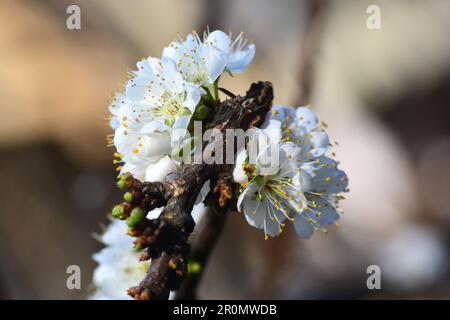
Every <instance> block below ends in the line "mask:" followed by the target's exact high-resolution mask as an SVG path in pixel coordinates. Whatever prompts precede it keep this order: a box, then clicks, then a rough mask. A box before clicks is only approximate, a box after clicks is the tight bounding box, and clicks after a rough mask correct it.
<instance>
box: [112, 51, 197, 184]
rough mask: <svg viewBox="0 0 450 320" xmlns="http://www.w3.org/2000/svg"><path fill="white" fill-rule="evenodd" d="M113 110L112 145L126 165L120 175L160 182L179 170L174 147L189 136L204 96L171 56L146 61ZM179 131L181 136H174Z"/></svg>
mask: <svg viewBox="0 0 450 320" xmlns="http://www.w3.org/2000/svg"><path fill="white" fill-rule="evenodd" d="M137 67H138V70H137V71H134V72H132V74H133V75H134V77H133V78H132V79H130V80H129V82H128V84H127V86H126V94H118V95H116V97H115V100H114V101H113V104H112V105H111V107H110V112H111V114H112V115H113V118H112V120H111V122H110V124H111V126H112V127H113V128H114V129H115V134H114V140H113V143H114V145H115V147H116V149H117V155H118V156H119V157H120V160H117V161H118V162H123V163H124V164H123V166H122V167H121V172H131V173H132V174H133V175H134V176H135V177H137V178H139V179H141V180H146V181H157V180H161V179H162V178H164V176H165V175H167V174H168V173H171V172H174V171H176V169H177V167H178V162H177V161H176V160H174V159H172V158H171V152H172V150H173V147H174V145H176V144H178V143H180V141H182V140H183V138H184V136H183V135H180V134H179V133H180V132H183V133H186V128H187V126H188V124H189V122H190V119H191V117H192V114H193V112H194V111H195V107H196V106H197V104H198V102H199V101H200V96H201V94H202V93H203V92H204V91H203V89H201V88H200V87H198V86H196V85H193V84H191V83H187V82H185V81H184V79H183V78H182V76H181V74H180V73H179V72H178V69H177V66H176V65H175V63H174V62H173V61H171V60H170V59H169V58H163V59H162V60H159V59H156V58H148V59H144V60H142V61H140V62H138V64H137ZM174 131H177V132H178V134H173V133H174Z"/></svg>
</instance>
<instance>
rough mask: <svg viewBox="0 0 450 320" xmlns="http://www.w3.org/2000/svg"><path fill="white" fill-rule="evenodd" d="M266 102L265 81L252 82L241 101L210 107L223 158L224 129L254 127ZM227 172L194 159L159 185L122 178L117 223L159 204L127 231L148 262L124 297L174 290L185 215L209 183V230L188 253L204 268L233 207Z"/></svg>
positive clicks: (185, 245)
mask: <svg viewBox="0 0 450 320" xmlns="http://www.w3.org/2000/svg"><path fill="white" fill-rule="evenodd" d="M272 100H273V91H272V85H271V83H269V82H258V83H254V84H252V85H251V87H250V89H249V90H248V91H247V93H246V95H245V96H244V97H241V96H237V97H235V98H232V99H229V100H226V101H224V102H222V103H221V104H219V105H218V106H216V108H215V110H214V118H213V120H212V122H211V128H214V129H217V130H218V131H220V133H221V134H222V137H223V141H224V143H223V148H224V149H223V150H224V153H223V154H224V155H225V146H226V144H227V143H234V142H228V141H226V135H225V130H226V129H238V128H240V129H244V130H246V129H248V128H250V127H252V126H258V125H260V124H261V123H262V122H263V121H264V118H265V115H266V113H267V112H268V111H269V110H270V107H271V105H272ZM215 143H217V139H214V136H212V137H211V139H209V141H207V142H205V143H204V145H203V150H205V153H208V151H209V150H211V151H213V150H214V148H213V147H214V144H215ZM197 160H198V159H197ZM194 163H201V164H194ZM231 169H232V167H231V166H230V165H225V164H205V163H204V161H195V159H194V162H193V164H187V165H184V167H183V169H182V171H181V172H180V173H178V174H173V175H170V176H168V177H166V179H165V181H164V182H154V183H152V182H150V183H149V182H146V183H142V182H140V181H138V180H136V179H134V178H133V177H131V176H128V177H127V178H126V181H127V184H126V188H127V189H128V192H130V193H131V194H132V195H133V200H132V201H131V203H124V204H123V206H124V208H125V209H124V214H123V216H122V217H121V218H122V219H126V218H128V217H129V216H130V214H131V215H132V210H133V209H135V208H136V207H138V208H141V209H142V210H143V211H144V212H148V211H149V210H151V209H153V208H156V207H160V206H165V207H164V210H163V212H162V213H161V215H160V217H159V218H158V219H153V220H150V219H144V220H143V221H141V222H139V223H137V224H136V225H134V226H133V227H132V228H131V229H130V234H131V235H132V236H135V237H136V238H137V239H136V241H135V245H136V247H137V248H138V249H142V250H143V253H142V255H141V259H142V260H146V259H150V258H151V259H152V263H151V266H150V268H149V270H148V272H147V275H146V276H145V278H144V279H143V280H142V282H141V283H140V284H139V285H138V286H136V287H133V288H130V289H129V291H128V293H129V295H131V296H132V297H134V298H135V299H142V300H147V299H167V298H168V297H169V292H170V291H171V290H176V289H178V288H179V287H180V284H181V282H182V281H183V279H184V278H185V277H186V274H187V261H188V256H189V252H190V243H189V241H188V237H189V235H190V234H191V232H192V231H193V229H194V226H195V223H194V220H193V219H192V217H191V211H192V208H193V206H194V204H195V200H196V199H197V196H198V194H199V192H200V189H201V188H202V186H203V185H204V183H205V182H206V181H208V180H210V181H211V192H210V194H209V196H208V199H207V201H208V204H209V205H210V206H212V207H214V208H215V209H214V210H215V213H210V216H209V217H208V218H207V219H208V221H209V223H208V224H209V225H210V226H213V227H214V228H212V229H211V228H210V230H208V231H207V233H206V234H203V235H202V236H201V237H200V238H198V239H197V240H198V241H200V242H202V243H203V242H205V246H203V247H202V246H200V245H199V246H198V247H197V249H196V250H195V251H194V252H193V255H192V256H193V258H195V260H197V261H199V262H200V263H202V264H204V262H205V260H206V257H207V255H209V253H210V251H211V249H212V246H213V243H214V241H215V239H216V238H217V236H218V234H219V233H220V230H221V226H222V225H223V222H224V216H225V215H226V212H227V211H228V210H229V209H235V201H232V200H233V184H232V182H231ZM234 200H235V199H234ZM208 221H207V222H208ZM198 280H199V277H197V278H193V279H191V280H190V281H192V282H191V289H188V290H187V291H185V292H188V293H189V294H188V295H190V296H189V297H192V285H194V287H195V285H196V283H197V282H198ZM186 297H188V296H186Z"/></svg>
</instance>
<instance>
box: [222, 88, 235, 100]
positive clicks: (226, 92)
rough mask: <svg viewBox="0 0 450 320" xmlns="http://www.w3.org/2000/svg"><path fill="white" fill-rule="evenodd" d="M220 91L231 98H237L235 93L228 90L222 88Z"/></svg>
mask: <svg viewBox="0 0 450 320" xmlns="http://www.w3.org/2000/svg"><path fill="white" fill-rule="evenodd" d="M219 90H220V91H222V92H223V93H225V94H226V95H227V96H229V97H230V98H236V95H235V94H234V93H233V92H231V91H230V90H227V89H225V88H222V87H219Z"/></svg>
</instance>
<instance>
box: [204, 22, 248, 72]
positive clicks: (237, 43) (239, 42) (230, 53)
mask: <svg viewBox="0 0 450 320" xmlns="http://www.w3.org/2000/svg"><path fill="white" fill-rule="evenodd" d="M204 37H205V38H206V39H205V43H207V44H212V45H214V46H215V47H217V48H219V49H220V50H221V51H222V52H223V53H224V54H225V56H226V70H228V71H229V72H231V73H241V72H244V71H245V69H247V67H248V66H249V64H250V63H251V62H252V60H253V58H254V56H255V50H256V48H255V45H254V44H253V43H248V41H247V40H246V39H244V34H243V32H241V33H240V34H239V35H238V36H237V37H236V39H234V40H232V39H231V36H229V35H227V34H226V33H224V32H223V31H220V30H215V31H213V32H211V33H209V34H205V36H204Z"/></svg>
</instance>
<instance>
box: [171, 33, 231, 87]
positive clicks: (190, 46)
mask: <svg viewBox="0 0 450 320" xmlns="http://www.w3.org/2000/svg"><path fill="white" fill-rule="evenodd" d="M163 57H168V58H170V59H172V60H173V61H175V62H176V64H177V66H178V68H179V70H180V73H181V74H182V76H183V78H184V79H185V80H186V81H187V82H191V83H194V84H197V85H200V86H204V87H208V86H209V85H210V84H212V83H214V81H215V80H216V79H217V78H218V77H219V76H220V75H221V74H222V72H223V71H224V70H225V67H226V66H227V53H226V52H223V51H221V50H220V49H219V48H217V47H216V46H214V45H212V44H209V43H203V42H202V41H201V39H200V37H199V36H198V34H196V33H191V34H189V35H188V36H187V37H186V40H185V41H182V40H180V41H174V42H172V43H171V44H170V45H169V46H168V47H166V48H164V50H163Z"/></svg>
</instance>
